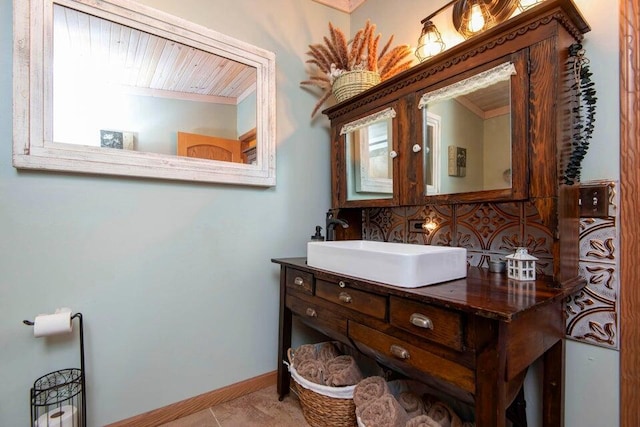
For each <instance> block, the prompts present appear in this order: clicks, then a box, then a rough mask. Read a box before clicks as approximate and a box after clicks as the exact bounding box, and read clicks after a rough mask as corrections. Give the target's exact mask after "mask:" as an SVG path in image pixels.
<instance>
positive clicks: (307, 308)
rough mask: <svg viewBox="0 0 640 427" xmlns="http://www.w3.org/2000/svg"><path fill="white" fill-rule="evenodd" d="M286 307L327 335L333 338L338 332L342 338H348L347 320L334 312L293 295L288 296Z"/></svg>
mask: <svg viewBox="0 0 640 427" xmlns="http://www.w3.org/2000/svg"><path fill="white" fill-rule="evenodd" d="M312 299H313V298H312ZM286 305H287V308H289V310H291V311H292V312H293V313H294V314H297V315H298V316H299V317H300V318H301V320H303V321H306V322H309V323H312V324H313V327H314V328H316V329H318V330H320V331H321V332H323V333H325V335H328V336H332V337H333V336H334V334H333V333H334V332H337V333H338V334H340V336H344V337H346V336H347V319H346V318H344V317H341V316H339V315H337V314H336V313H335V312H334V311H333V310H331V309H329V308H327V307H322V306H320V305H318V304H314V303H313V302H309V301H305V300H303V299H300V298H296V297H295V296H293V295H287V299H286Z"/></svg>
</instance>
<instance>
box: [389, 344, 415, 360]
mask: <svg viewBox="0 0 640 427" xmlns="http://www.w3.org/2000/svg"><path fill="white" fill-rule="evenodd" d="M390 350H391V354H393V355H394V356H395V357H397V358H398V359H402V360H406V359H408V358H409V357H411V355H410V354H409V351H408V350H407V349H405V348H402V347H400V346H399V345H395V344H392V345H391V348H390Z"/></svg>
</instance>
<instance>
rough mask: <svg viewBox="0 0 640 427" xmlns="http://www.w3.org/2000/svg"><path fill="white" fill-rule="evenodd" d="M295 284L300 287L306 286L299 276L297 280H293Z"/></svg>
mask: <svg viewBox="0 0 640 427" xmlns="http://www.w3.org/2000/svg"><path fill="white" fill-rule="evenodd" d="M293 283H294V284H296V285H298V286H302V285H304V279H303V278H302V277H300V276H298V277H296V278H295V279H293Z"/></svg>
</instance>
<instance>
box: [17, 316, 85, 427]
mask: <svg viewBox="0 0 640 427" xmlns="http://www.w3.org/2000/svg"><path fill="white" fill-rule="evenodd" d="M73 319H78V321H79V323H80V369H77V368H70V369H60V370H58V371H54V372H50V373H48V374H46V375H43V376H41V377H40V378H38V379H37V380H35V382H34V383H33V388H31V395H30V397H31V427H52V426H55V427H67V426H68V427H86V425H87V411H86V392H85V373H84V372H85V371H84V330H83V327H82V313H75V314H74V315H73V316H71V320H72V321H73ZM23 323H24V324H25V325H29V326H33V325H34V322H32V321H30V320H24V321H23Z"/></svg>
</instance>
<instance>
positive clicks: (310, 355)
mask: <svg viewBox="0 0 640 427" xmlns="http://www.w3.org/2000/svg"><path fill="white" fill-rule="evenodd" d="M317 358H318V352H317V350H316V346H315V344H302V345H301V346H300V347H298V348H296V349H295V350H294V352H293V367H294V368H296V370H298V371H299V369H298V364H299V363H301V362H302V361H303V360H307V359H314V360H315V359H317Z"/></svg>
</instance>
